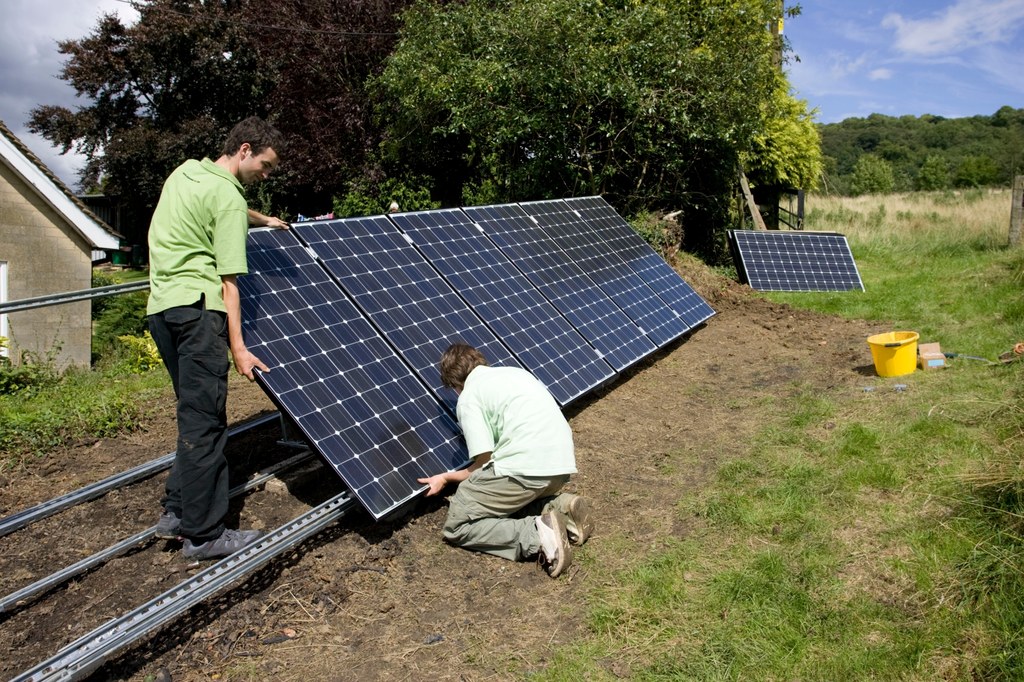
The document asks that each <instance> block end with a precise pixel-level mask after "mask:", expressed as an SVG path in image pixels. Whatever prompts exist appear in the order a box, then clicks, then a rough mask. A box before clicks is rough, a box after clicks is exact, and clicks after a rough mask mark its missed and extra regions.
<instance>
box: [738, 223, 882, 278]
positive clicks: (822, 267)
mask: <svg viewBox="0 0 1024 682" xmlns="http://www.w3.org/2000/svg"><path fill="white" fill-rule="evenodd" d="M728 237H729V246H730V248H731V249H732V252H733V260H734V261H735V263H736V271H737V273H738V274H739V279H740V281H741V282H746V283H748V284H750V286H751V287H752V288H754V289H758V290H761V291H848V290H851V289H859V290H861V291H863V290H864V283H863V282H862V281H861V278H860V272H859V271H858V270H857V264H856V263H855V262H854V260H853V253H852V252H851V251H850V244H849V243H848V242H847V241H846V237H844V236H843V235H841V234H838V233H835V232H803V231H801V232H785V231H777V230H769V231H765V230H732V231H730V232H729V233H728Z"/></svg>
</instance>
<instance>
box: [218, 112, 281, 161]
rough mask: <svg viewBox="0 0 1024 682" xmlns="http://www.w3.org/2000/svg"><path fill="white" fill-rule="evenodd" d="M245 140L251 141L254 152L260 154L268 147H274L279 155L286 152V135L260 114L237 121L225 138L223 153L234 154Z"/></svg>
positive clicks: (250, 144) (225, 154) (226, 154)
mask: <svg viewBox="0 0 1024 682" xmlns="http://www.w3.org/2000/svg"><path fill="white" fill-rule="evenodd" d="M244 142H248V143H249V146H250V147H252V153H253V154H259V153H260V152H262V151H263V150H265V149H267V148H268V147H271V148H273V150H274V151H275V152H277V155H278V156H280V155H281V154H282V153H283V152H284V135H282V134H281V131H280V130H278V129H277V128H275V127H274V126H272V125H270V124H269V123H267V122H266V121H264V120H263V119H262V118H260V117H259V116H250V117H249V118H247V119H245V120H244V121H239V122H238V123H236V124H235V127H234V128H232V129H231V132H230V133H228V137H227V139H226V140H224V148H223V149H222V150H221V154H223V155H224V156H233V155H234V154H235V152H237V151H238V149H239V147H241V146H242V143H244Z"/></svg>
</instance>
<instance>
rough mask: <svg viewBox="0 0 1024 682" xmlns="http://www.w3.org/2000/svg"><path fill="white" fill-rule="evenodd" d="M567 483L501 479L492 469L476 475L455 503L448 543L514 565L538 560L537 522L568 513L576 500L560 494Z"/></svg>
mask: <svg viewBox="0 0 1024 682" xmlns="http://www.w3.org/2000/svg"><path fill="white" fill-rule="evenodd" d="M568 480H569V475H568V474H563V475H560V476H553V477H550V478H547V477H533V476H501V475H498V474H495V473H494V468H493V467H484V468H482V469H477V470H476V471H474V472H473V473H472V474H470V476H469V478H467V479H466V480H465V481H463V482H462V483H460V484H459V488H458V490H456V491H455V494H454V495H452V497H451V500H450V502H449V507H448V518H447V519H446V520H445V524H444V539H445V540H447V541H448V542H449V543H451V544H453V545H455V546H456V547H463V548H465V549H472V550H475V551H477V552H486V553H487V554H494V555H495V556H500V557H502V558H504V559H510V560H512V561H520V560H523V559H528V558H530V557H533V556H534V555H536V554H537V552H538V551H540V538H539V536H538V534H537V525H536V521H535V519H536V517H537V516H539V515H540V514H543V513H546V512H549V511H560V512H562V513H563V514H564V513H565V512H566V511H567V510H568V505H569V502H570V501H571V500H572V497H571V496H570V495H567V494H565V493H562V494H559V492H558V491H559V490H561V489H562V486H563V485H565V483H566V482H567V481H568Z"/></svg>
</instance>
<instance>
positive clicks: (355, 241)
mask: <svg viewBox="0 0 1024 682" xmlns="http://www.w3.org/2000/svg"><path fill="white" fill-rule="evenodd" d="M293 231H294V232H296V234H298V236H299V238H300V239H301V240H303V241H304V242H305V243H306V244H308V245H309V247H310V248H311V249H312V250H313V251H314V252H315V253H316V255H317V256H318V257H319V258H320V259H321V260H322V262H323V264H324V267H326V268H327V270H328V271H329V272H330V273H331V275H333V276H334V277H335V278H336V279H337V281H338V282H339V283H340V284H341V286H342V288H343V289H344V290H345V291H346V292H347V293H348V294H349V295H350V296H351V297H352V299H353V300H354V301H355V302H356V304H357V305H358V306H359V307H360V308H361V309H362V310H363V311H364V312H365V314H366V316H367V317H368V318H369V319H370V321H372V322H373V324H374V325H375V326H376V327H377V328H378V329H380V331H381V334H382V335H383V336H384V337H385V338H386V339H387V340H388V341H390V342H391V343H392V344H393V345H394V346H395V348H397V349H398V352H399V353H400V354H401V356H402V357H403V358H404V359H405V360H406V361H407V362H409V363H410V364H411V365H412V367H413V370H414V371H415V372H416V373H417V374H418V375H419V376H420V377H421V378H422V379H423V381H424V382H426V384H427V385H428V386H429V387H430V388H431V390H433V391H434V393H435V395H437V397H438V399H439V400H441V401H442V402H444V403H445V404H446V405H448V408H449V410H450V411H451V412H452V413H453V414H454V410H455V400H456V397H455V393H454V392H453V391H451V389H448V388H445V387H444V386H443V385H442V384H441V375H440V371H439V370H438V366H437V363H438V361H439V360H440V358H441V354H442V353H443V352H444V350H445V348H447V347H448V345H449V344H451V343H452V342H454V341H463V342H465V343H468V344H471V345H473V346H475V347H477V348H479V349H480V350H481V352H483V353H484V355H486V356H487V357H488V359H489V360H490V362H491V363H492V364H495V365H511V366H515V367H518V366H520V365H519V363H518V361H517V360H516V359H515V358H514V357H513V356H512V354H511V353H510V352H509V350H508V349H507V348H506V347H505V346H504V344H502V342H501V341H499V340H498V338H497V337H496V336H495V335H494V333H493V332H492V331H491V330H490V329H489V328H488V327H487V326H486V325H485V324H484V323H483V322H482V321H481V320H480V318H479V316H478V315H477V314H476V313H475V312H473V310H472V309H471V308H470V307H469V306H468V305H467V304H466V302H465V301H463V300H462V298H460V297H459V296H458V294H456V293H455V291H454V290H452V288H451V287H450V286H449V285H448V284H447V282H445V280H444V279H442V278H441V276H440V275H439V274H438V273H437V271H436V270H434V268H433V267H432V266H431V265H430V264H429V263H428V262H427V261H426V260H425V259H424V258H423V256H422V254H421V253H420V252H419V251H417V250H416V249H415V247H413V246H412V244H410V243H409V241H407V240H406V239H405V238H404V237H403V235H402V234H401V232H399V231H398V229H397V228H396V227H395V225H393V224H392V223H391V222H390V221H389V220H388V219H387V218H385V217H383V216H376V217H372V218H349V219H345V220H334V221H330V222H319V223H307V224H303V225H298V226H296V227H295V228H293Z"/></svg>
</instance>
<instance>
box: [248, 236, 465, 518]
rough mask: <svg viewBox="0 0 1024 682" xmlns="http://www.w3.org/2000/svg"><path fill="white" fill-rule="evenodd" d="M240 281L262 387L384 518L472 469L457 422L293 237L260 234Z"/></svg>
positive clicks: (363, 500)
mask: <svg viewBox="0 0 1024 682" xmlns="http://www.w3.org/2000/svg"><path fill="white" fill-rule="evenodd" d="M248 255H249V274H248V275H245V276H243V277H240V278H239V280H238V281H239V292H240V294H241V299H242V319H243V324H242V333H243V335H244V338H245V341H246V344H247V345H248V347H249V349H250V350H251V351H252V352H253V354H254V355H256V356H257V357H258V358H260V359H261V360H263V362H264V363H266V365H267V366H268V367H269V368H270V371H269V372H265V373H263V372H257V381H258V382H259V383H260V385H261V386H262V387H263V388H264V390H265V391H266V392H267V393H268V395H270V396H271V398H272V399H273V400H274V402H275V403H277V405H278V407H280V409H281V410H282V411H283V412H285V413H286V414H288V416H289V417H291V419H292V420H293V421H294V422H295V423H296V425H297V426H298V427H299V428H300V429H301V430H302V432H303V434H305V436H306V438H307V439H308V441H309V443H310V445H311V446H312V447H313V448H314V449H315V450H316V451H317V452H319V453H320V455H322V456H323V457H324V458H325V459H326V460H327V461H328V462H329V463H330V464H331V466H332V467H333V468H334V469H335V470H336V471H337V472H338V474H339V475H340V476H341V478H342V480H344V482H345V484H346V485H347V486H348V487H349V488H350V489H351V490H352V492H353V494H354V495H355V496H356V498H357V499H358V500H359V501H360V502H361V503H362V504H363V505H364V506H365V507H366V509H367V510H368V511H369V512H370V513H371V514H372V515H373V516H374V517H375V518H378V519H379V518H381V517H382V516H384V515H386V514H387V513H388V512H390V511H392V510H394V509H395V508H397V507H398V506H400V505H401V504H402V503H404V502H406V501H407V500H409V499H411V498H412V497H414V496H415V495H416V494H417V493H419V492H421V491H422V490H423V489H424V487H423V486H422V485H420V484H419V483H417V482H416V479H417V478H419V477H423V476H430V475H433V474H436V473H439V472H441V471H449V470H453V469H457V468H459V467H461V466H464V465H465V464H466V463H467V461H468V458H467V455H466V451H465V448H464V446H463V445H462V443H461V439H460V436H459V429H458V426H457V425H456V424H455V422H454V420H453V419H452V417H451V416H450V415H449V414H448V413H447V412H446V411H445V410H444V409H443V408H442V407H441V405H440V404H439V403H438V402H437V400H436V399H435V398H434V397H433V396H432V395H431V393H430V392H429V391H428V390H427V388H426V386H425V385H424V384H423V382H421V381H420V380H419V379H418V378H417V377H416V376H415V375H414V374H413V373H412V372H411V370H410V369H409V367H408V365H406V364H405V363H404V362H403V361H402V360H401V359H400V358H399V357H398V355H396V354H395V352H394V351H393V350H392V348H391V347H390V346H389V345H388V344H387V342H385V341H384V339H383V338H381V336H380V335H379V334H378V333H377V331H376V330H375V329H374V328H373V326H372V325H371V324H370V323H369V321H367V319H366V318H365V317H364V316H363V315H362V314H361V313H360V311H359V310H358V309H357V308H356V306H355V305H354V304H353V303H352V301H351V300H349V299H348V298H347V297H346V296H345V294H344V292H342V290H341V289H340V288H339V286H338V285H337V283H336V282H334V281H333V280H332V279H331V278H330V276H329V275H328V274H327V273H326V272H325V271H324V269H323V268H322V267H321V265H320V264H318V263H317V262H316V261H315V260H314V258H313V256H312V255H311V254H310V253H309V252H308V251H307V250H306V247H304V246H303V245H301V244H300V243H299V241H298V238H297V237H296V236H295V235H294V234H293V233H292V232H291V231H281V230H252V231H250V233H249V241H248Z"/></svg>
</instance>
